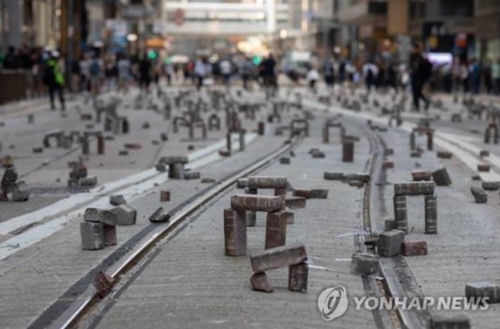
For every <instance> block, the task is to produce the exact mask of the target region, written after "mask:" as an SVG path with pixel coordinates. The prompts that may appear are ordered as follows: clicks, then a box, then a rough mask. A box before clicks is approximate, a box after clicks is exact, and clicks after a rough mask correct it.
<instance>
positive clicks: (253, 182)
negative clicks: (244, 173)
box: [248, 176, 287, 189]
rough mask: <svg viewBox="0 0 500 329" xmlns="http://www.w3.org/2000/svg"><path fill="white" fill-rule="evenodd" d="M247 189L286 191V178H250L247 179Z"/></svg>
mask: <svg viewBox="0 0 500 329" xmlns="http://www.w3.org/2000/svg"><path fill="white" fill-rule="evenodd" d="M248 187H249V188H256V189H286V187H287V178H286V177H279V176H274V177H273V176H252V177H249V178H248Z"/></svg>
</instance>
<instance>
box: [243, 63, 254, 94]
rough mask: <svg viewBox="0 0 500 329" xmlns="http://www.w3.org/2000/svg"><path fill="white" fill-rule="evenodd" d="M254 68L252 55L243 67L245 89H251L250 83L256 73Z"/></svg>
mask: <svg viewBox="0 0 500 329" xmlns="http://www.w3.org/2000/svg"><path fill="white" fill-rule="evenodd" d="M254 68H255V66H254V64H253V62H252V59H251V58H250V57H247V58H246V59H245V62H244V63H243V65H242V67H241V79H242V80H243V89H245V90H250V86H249V84H248V83H249V81H250V79H251V78H252V76H253V74H254Z"/></svg>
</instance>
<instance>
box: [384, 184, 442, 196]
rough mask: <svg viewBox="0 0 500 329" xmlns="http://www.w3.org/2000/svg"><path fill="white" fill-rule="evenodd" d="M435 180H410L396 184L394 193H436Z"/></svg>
mask: <svg viewBox="0 0 500 329" xmlns="http://www.w3.org/2000/svg"><path fill="white" fill-rule="evenodd" d="M435 188H436V184H435V183H434V182H409V183H397V184H394V195H429V194H434V189H435Z"/></svg>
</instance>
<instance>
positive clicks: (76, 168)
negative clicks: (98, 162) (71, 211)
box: [68, 160, 97, 187]
mask: <svg viewBox="0 0 500 329" xmlns="http://www.w3.org/2000/svg"><path fill="white" fill-rule="evenodd" d="M68 166H69V167H70V168H71V171H70V172H69V179H68V186H69V187H75V186H86V187H93V186H96V185H97V176H89V175H88V171H87V167H86V166H85V165H84V164H83V161H81V160H80V161H78V162H69V163H68Z"/></svg>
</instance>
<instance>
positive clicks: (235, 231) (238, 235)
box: [224, 208, 247, 256]
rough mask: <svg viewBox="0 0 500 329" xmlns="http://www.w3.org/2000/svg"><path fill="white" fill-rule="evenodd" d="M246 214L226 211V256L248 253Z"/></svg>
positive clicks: (232, 210)
mask: <svg viewBox="0 0 500 329" xmlns="http://www.w3.org/2000/svg"><path fill="white" fill-rule="evenodd" d="M244 216H245V215H244V212H242V211H236V210H234V209H231V208H229V209H224V250H225V255H226V256H242V255H245V254H246V253H247V227H246V218H245V217H244Z"/></svg>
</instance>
